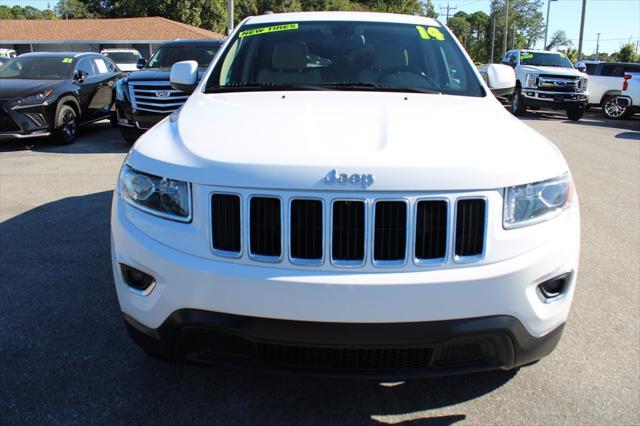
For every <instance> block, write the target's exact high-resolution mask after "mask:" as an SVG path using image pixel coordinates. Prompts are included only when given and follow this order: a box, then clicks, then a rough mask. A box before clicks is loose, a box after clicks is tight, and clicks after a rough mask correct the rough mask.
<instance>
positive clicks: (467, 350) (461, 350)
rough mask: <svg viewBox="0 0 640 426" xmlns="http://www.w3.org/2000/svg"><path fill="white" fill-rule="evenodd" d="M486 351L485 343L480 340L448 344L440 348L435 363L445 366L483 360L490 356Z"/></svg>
mask: <svg viewBox="0 0 640 426" xmlns="http://www.w3.org/2000/svg"><path fill="white" fill-rule="evenodd" d="M486 352H487V351H485V349H484V345H483V344H482V343H479V342H472V343H461V344H457V345H448V346H445V347H443V348H442V349H441V350H440V352H439V353H438V356H437V357H436V360H435V362H434V365H436V366H438V367H443V366H452V365H456V364H469V363H473V362H483V361H486V360H487V359H488V358H489V356H488V354H487V353H486Z"/></svg>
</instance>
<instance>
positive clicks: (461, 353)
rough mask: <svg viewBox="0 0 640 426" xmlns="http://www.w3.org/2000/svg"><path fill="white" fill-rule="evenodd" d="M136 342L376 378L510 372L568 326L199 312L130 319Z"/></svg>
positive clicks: (173, 353)
mask: <svg viewBox="0 0 640 426" xmlns="http://www.w3.org/2000/svg"><path fill="white" fill-rule="evenodd" d="M124 319H125V324H126V326H127V330H128V331H129V334H130V336H131V337H132V339H133V340H134V341H135V342H136V343H137V344H138V345H139V346H141V347H142V348H144V349H145V350H146V351H147V352H149V353H152V354H154V355H156V356H161V357H165V358H170V359H178V360H181V361H192V362H199V363H206V364H233V365H238V366H242V367H257V368H262V369H270V370H284V371H294V372H303V373H310V374H321V375H330V376H354V377H364V378H376V379H390V380H393V379H406V378H409V377H427V376H441V375H450V374H461V373H470V372H478V371H485V370H493V369H511V368H516V367H520V366H523V365H527V364H530V363H532V362H535V361H537V360H539V359H540V358H542V357H544V356H546V355H548V354H549V353H550V352H551V351H553V349H554V348H555V347H556V345H557V344H558V341H559V340H560V336H561V335H562V331H563V329H564V324H561V325H559V326H558V327H557V328H556V329H554V330H553V331H551V332H550V333H547V334H546V335H545V336H543V337H540V338H535V337H533V336H531V335H530V334H529V333H528V332H527V331H526V329H525V328H524V327H523V326H522V324H521V323H520V322H519V321H518V320H517V319H515V318H513V317H511V316H507V315H501V316H491V317H484V318H468V319H459V320H450V321H434V322H410V323H380V324H376V323H372V324H353V323H319V322H308V321H289V320H275V319H266V318H256V317H248V316H241V315H230V314H222V313H217V312H208V311H201V310H194V309H182V310H179V311H176V312H174V313H173V314H172V315H171V316H169V318H167V319H166V320H165V321H164V322H163V324H162V325H161V326H160V327H158V328H157V329H150V328H148V327H146V326H144V325H142V324H141V323H139V322H138V321H136V320H135V319H133V318H131V317H130V316H128V315H126V314H125V316H124Z"/></svg>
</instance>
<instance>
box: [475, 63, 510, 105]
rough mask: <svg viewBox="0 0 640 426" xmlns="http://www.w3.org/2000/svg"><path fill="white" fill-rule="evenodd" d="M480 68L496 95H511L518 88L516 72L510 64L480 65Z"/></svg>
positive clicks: (481, 73)
mask: <svg viewBox="0 0 640 426" xmlns="http://www.w3.org/2000/svg"><path fill="white" fill-rule="evenodd" d="M478 70H479V71H480V75H482V78H483V79H484V81H485V82H486V83H487V86H489V89H491V92H492V93H493V94H494V95H495V96H496V97H500V96H505V95H510V94H512V93H513V91H514V89H515V88H516V73H515V72H514V71H513V68H511V67H510V66H507V65H502V64H489V65H483V66H481V67H478Z"/></svg>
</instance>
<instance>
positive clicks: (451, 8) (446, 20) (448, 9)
mask: <svg viewBox="0 0 640 426" xmlns="http://www.w3.org/2000/svg"><path fill="white" fill-rule="evenodd" d="M456 9H458V8H457V7H451V6H450V5H449V2H447V7H442V6H440V10H441V11H442V10H446V11H447V17H446V18H445V20H444V22H446V24H447V25H449V11H454V10H456Z"/></svg>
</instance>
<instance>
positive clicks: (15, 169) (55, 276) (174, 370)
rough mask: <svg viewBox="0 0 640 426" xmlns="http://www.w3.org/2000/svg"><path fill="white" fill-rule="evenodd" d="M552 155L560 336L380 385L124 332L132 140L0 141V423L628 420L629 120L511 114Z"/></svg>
mask: <svg viewBox="0 0 640 426" xmlns="http://www.w3.org/2000/svg"><path fill="white" fill-rule="evenodd" d="M523 120H524V121H525V122H526V123H527V124H528V125H529V126H531V127H533V128H534V129H536V130H537V131H539V132H540V133H542V134H544V135H545V136H547V137H548V138H550V139H551V140H552V141H553V142H555V143H556V144H557V146H558V147H559V148H560V149H561V151H562V152H563V153H564V155H565V157H566V158H567V160H568V162H569V163H570V166H571V168H572V172H573V174H574V177H575V181H576V185H577V190H578V193H579V195H580V202H581V208H582V256H581V270H580V277H579V282H578V288H577V292H576V297H575V300H574V305H573V310H572V314H571V317H570V320H569V323H568V326H567V327H566V329H565V333H564V336H563V338H562V340H561V342H560V345H559V347H558V348H557V349H556V351H555V352H554V353H553V354H552V355H551V356H549V357H547V358H545V359H543V360H542V361H540V362H539V363H538V364H536V365H534V366H531V367H528V368H523V369H521V370H520V371H517V372H516V371H510V372H495V373H483V374H475V375H469V376H460V377H449V378H440V379H429V380H416V381H409V382H406V383H396V384H380V383H377V382H372V381H359V380H342V379H327V378H316V377H304V376H289V375H278V374H271V373H258V372H250V371H243V370H235V369H222V368H207V367H197V366H191V365H177V364H173V363H167V362H163V361H157V360H152V359H150V358H148V357H147V356H146V355H145V354H144V353H143V352H142V351H141V350H139V349H138V348H137V347H136V346H134V344H133V343H132V342H131V341H130V340H129V337H128V336H127V334H126V332H125V329H124V326H123V324H122V320H121V317H120V313H119V308H118V303H117V300H116V294H115V291H114V289H113V281H112V277H111V266H110V258H109V257H110V254H109V208H110V204H111V196H112V190H113V187H114V183H115V181H116V176H117V174H118V170H119V167H120V164H121V163H122V161H123V158H124V156H125V155H126V152H127V150H128V145H127V144H126V143H125V142H124V141H123V140H122V139H121V138H120V135H119V133H118V131H117V130H115V129H111V128H110V127H109V124H108V123H97V124H94V125H92V126H91V127H89V128H87V129H85V130H84V131H83V133H82V134H81V137H80V139H79V140H78V141H77V142H76V144H74V145H71V146H66V147H54V146H48V145H47V144H46V143H36V144H35V145H31V144H32V143H33V142H29V143H2V144H1V145H0V324H1V325H0V390H2V392H1V394H0V424H18V423H28V424H31V423H36V424H40V423H47V424H59V423H65V424H67V423H127V424H128V423H130V424H140V423H162V424H165V423H174V424H176V423H180V424H196V423H198V424H199V423H205V424H370V423H375V422H380V423H414V424H428V425H450V424H454V423H455V424H489V423H491V424H529V425H530V424H544V425H555V424H593V425H596V424H597V425H603V424H618V425H631V424H640V283H639V276H640V216H639V212H640V117H638V116H636V117H635V118H632V119H630V120H625V121H620V122H613V121H607V120H606V119H605V118H604V117H603V116H602V115H600V114H596V113H589V114H587V116H586V117H585V119H584V120H582V121H579V122H577V123H573V122H568V121H566V120H565V118H564V116H559V115H549V114H540V113H538V114H530V115H529V116H528V117H525V118H524V119H523Z"/></svg>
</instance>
